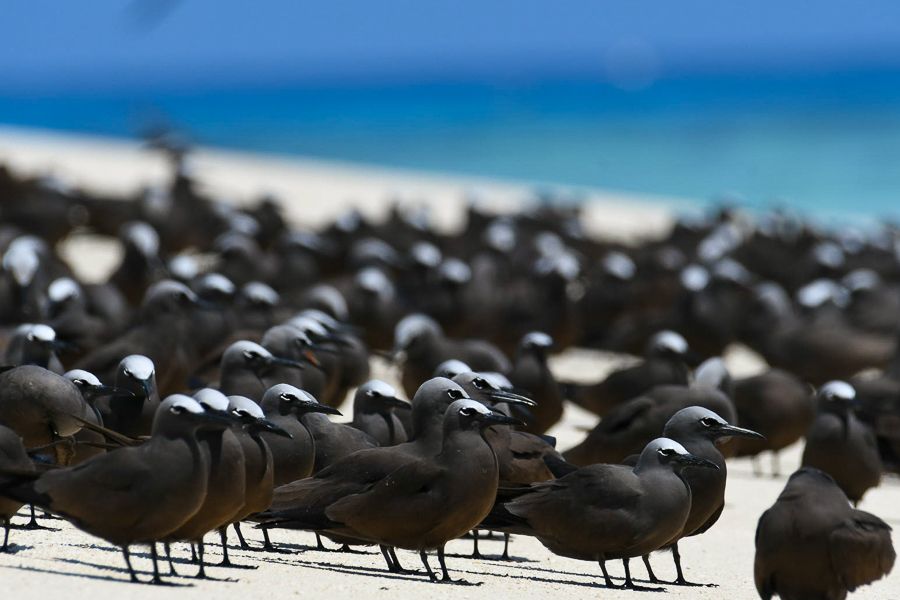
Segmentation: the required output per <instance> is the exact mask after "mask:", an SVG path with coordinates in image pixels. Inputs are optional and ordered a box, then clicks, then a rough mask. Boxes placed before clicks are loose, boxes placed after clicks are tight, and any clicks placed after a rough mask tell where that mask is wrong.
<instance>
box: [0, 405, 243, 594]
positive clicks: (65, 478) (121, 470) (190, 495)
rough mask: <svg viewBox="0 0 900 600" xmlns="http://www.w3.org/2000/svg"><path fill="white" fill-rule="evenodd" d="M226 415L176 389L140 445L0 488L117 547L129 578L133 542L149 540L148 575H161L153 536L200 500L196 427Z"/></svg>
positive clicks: (202, 472)
mask: <svg viewBox="0 0 900 600" xmlns="http://www.w3.org/2000/svg"><path fill="white" fill-rule="evenodd" d="M231 422H232V421H231V419H228V418H226V417H223V416H222V415H218V414H215V413H209V412H206V411H204V410H203V407H201V406H200V404H199V403H198V402H197V401H196V400H194V399H193V398H190V397H187V396H182V395H177V394H176V395H173V396H169V397H168V398H166V400H165V401H164V402H163V403H162V404H161V405H160V407H159V409H158V410H157V415H156V420H155V421H154V425H153V434H152V435H151V438H150V440H149V441H147V442H146V443H144V444H141V445H140V446H134V447H125V448H121V449H119V450H116V451H115V452H108V453H106V454H104V455H101V456H98V457H96V458H94V459H92V460H89V461H87V462H86V463H83V464H81V465H78V466H77V467H71V468H65V469H57V470H53V471H48V472H46V473H44V474H42V475H40V476H39V477H38V476H31V477H27V476H24V475H19V476H17V477H10V476H9V474H6V475H5V480H4V481H0V495H4V496H7V497H10V498H14V499H16V500H19V501H22V502H30V503H33V504H36V505H38V506H41V507H43V508H46V509H47V510H50V511H52V512H54V513H57V514H59V515H61V516H63V517H65V518H66V519H68V520H69V521H71V522H72V523H73V524H74V525H75V526H76V527H78V528H79V529H82V530H83V531H86V532H87V533H90V534H91V535H95V536H97V537H100V538H102V539H105V540H106V541H108V542H110V543H111V544H115V545H116V546H120V547H121V548H122V552H123V555H124V556H125V562H126V564H127V565H128V571H129V573H130V574H131V580H132V581H138V578H137V575H136V574H135V572H134V569H133V568H132V566H131V555H130V550H129V549H130V547H131V546H132V545H133V544H149V545H150V547H151V554H152V556H153V558H154V561H153V563H154V569H153V581H154V582H156V583H158V582H160V577H159V568H158V565H157V560H156V558H157V556H156V550H155V542H158V541H161V540H164V539H166V537H167V536H168V535H169V534H171V533H172V532H173V531H175V530H176V529H178V528H179V527H180V526H181V525H182V524H183V523H185V522H186V521H187V520H188V519H190V518H191V517H192V516H193V515H194V514H196V513H197V511H198V510H199V509H200V507H201V506H202V505H203V501H204V498H205V497H206V485H207V478H208V473H209V464H208V463H207V461H206V456H205V454H204V452H203V451H202V450H201V448H200V442H199V441H198V439H197V435H198V433H199V432H201V431H204V430H207V429H212V430H219V431H222V430H224V429H226V428H228V427H230V425H231Z"/></svg>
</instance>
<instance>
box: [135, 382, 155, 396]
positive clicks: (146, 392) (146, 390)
mask: <svg viewBox="0 0 900 600" xmlns="http://www.w3.org/2000/svg"><path fill="white" fill-rule="evenodd" d="M141 389H142V390H143V391H144V398H149V397H150V394H151V393H153V390H152V389H151V385H150V380H149V379H144V380H142V381H141ZM132 395H134V394H132Z"/></svg>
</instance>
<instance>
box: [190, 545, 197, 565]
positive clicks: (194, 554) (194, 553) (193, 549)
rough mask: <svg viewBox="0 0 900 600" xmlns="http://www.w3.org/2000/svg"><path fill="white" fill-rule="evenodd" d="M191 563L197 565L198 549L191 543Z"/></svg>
mask: <svg viewBox="0 0 900 600" xmlns="http://www.w3.org/2000/svg"><path fill="white" fill-rule="evenodd" d="M190 544H191V562H192V563H194V564H195V565H196V564H197V547H196V546H194V542H191V543H190Z"/></svg>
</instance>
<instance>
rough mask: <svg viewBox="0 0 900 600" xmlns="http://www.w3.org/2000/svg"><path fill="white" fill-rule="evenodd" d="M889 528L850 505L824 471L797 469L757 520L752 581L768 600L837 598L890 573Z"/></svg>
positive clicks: (890, 544)
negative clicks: (776, 599)
mask: <svg viewBox="0 0 900 600" xmlns="http://www.w3.org/2000/svg"><path fill="white" fill-rule="evenodd" d="M895 558H896V553H895V552H894V547H893V544H892V543H891V528H890V526H888V524H887V523H885V522H884V521H882V520H881V519H879V518H878V517H876V516H875V515H872V514H869V513H867V512H863V511H861V510H856V509H854V508H852V507H851V506H850V503H849V502H848V501H847V496H846V495H845V494H844V492H843V491H841V488H840V487H839V486H838V485H837V484H836V483H835V481H834V479H832V477H831V476H830V475H828V474H827V473H825V472H823V471H820V470H819V469H815V468H812V467H803V468H801V469H800V470H799V471H797V472H796V473H794V474H793V475H791V477H790V479H788V482H787V485H785V486H784V491H783V492H781V495H780V496H779V497H778V500H776V501H775V504H773V505H772V507H771V508H769V509H768V510H767V511H766V512H764V513H763V514H762V516H761V517H760V519H759V524H758V525H757V527H756V559H755V561H754V564H753V579H754V581H755V582H756V590H757V591H758V592H759V597H760V598H762V599H763V600H769V599H770V598H771V597H772V596H775V595H777V596H779V597H781V598H783V599H784V600H817V599H819V598H827V599H828V600H843V599H844V598H846V597H847V593H848V592H852V591H854V590H856V588H858V587H861V586H863V585H867V584H870V583H872V582H874V581H877V580H878V579H881V578H882V577H884V576H886V575H887V574H888V573H890V571H891V569H892V568H893V566H894V559H895Z"/></svg>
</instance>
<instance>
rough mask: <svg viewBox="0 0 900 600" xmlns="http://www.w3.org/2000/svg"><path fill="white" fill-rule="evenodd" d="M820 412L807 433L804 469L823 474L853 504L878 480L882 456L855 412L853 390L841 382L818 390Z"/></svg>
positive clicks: (871, 433)
mask: <svg viewBox="0 0 900 600" xmlns="http://www.w3.org/2000/svg"><path fill="white" fill-rule="evenodd" d="M818 397H819V398H818V400H819V412H818V414H817V415H816V418H815V420H814V421H813V423H812V426H811V427H810V428H809V431H808V432H807V434H806V447H805V448H804V449H803V462H802V464H803V466H804V467H815V468H817V469H821V470H822V471H825V472H826V473H828V474H829V475H831V477H833V478H834V480H835V482H837V484H838V485H839V486H840V488H841V489H842V490H843V491H844V493H845V494H847V497H848V498H850V501H851V502H853V503H854V504H857V503H859V501H860V500H861V499H862V497H863V495H864V494H865V493H866V490H868V489H869V488H873V487H876V486H877V485H878V484H879V482H880V481H881V471H882V467H881V457H880V455H879V454H878V442H877V440H876V439H875V434H874V433H873V431H872V430H871V428H870V427H869V426H868V425H866V424H865V423H863V422H862V421H860V420H859V419H858V418H857V417H856V414H855V413H854V407H855V406H856V391H855V390H854V389H853V387H852V386H851V385H850V384H848V383H846V382H843V381H832V382H829V383H826V384H825V385H823V386H822V387H821V388H820V389H819V394H818Z"/></svg>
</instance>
